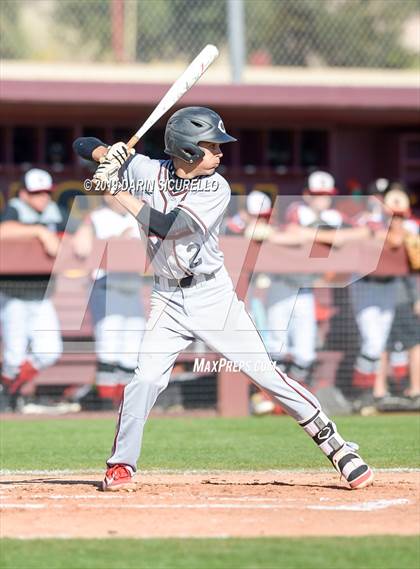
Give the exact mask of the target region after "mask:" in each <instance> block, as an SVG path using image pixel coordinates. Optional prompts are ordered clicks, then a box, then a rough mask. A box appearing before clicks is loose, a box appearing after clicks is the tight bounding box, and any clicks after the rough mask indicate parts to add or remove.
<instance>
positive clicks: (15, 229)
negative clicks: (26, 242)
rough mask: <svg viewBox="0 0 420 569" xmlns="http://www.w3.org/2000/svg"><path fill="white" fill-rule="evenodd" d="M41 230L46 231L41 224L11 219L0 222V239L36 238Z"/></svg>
mask: <svg viewBox="0 0 420 569" xmlns="http://www.w3.org/2000/svg"><path fill="white" fill-rule="evenodd" d="M42 231H46V228H45V227H43V226H42V225H26V224H24V223H20V222H19V221H12V220H10V221H3V222H2V223H0V239H22V238H26V239H30V238H38V237H40V235H41V232H42Z"/></svg>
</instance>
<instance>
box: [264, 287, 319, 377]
mask: <svg viewBox="0 0 420 569" xmlns="http://www.w3.org/2000/svg"><path fill="white" fill-rule="evenodd" d="M267 316H268V318H267V320H268V322H267V327H268V330H269V332H268V337H269V341H268V348H269V350H270V353H272V354H281V355H282V356H283V355H284V356H286V355H290V356H291V357H292V359H293V361H294V362H295V363H296V364H297V365H299V366H301V367H303V368H306V367H309V366H310V365H311V364H312V363H313V362H314V361H315V357H316V352H315V348H316V315H315V300H314V295H313V293H312V292H310V291H308V292H303V291H300V292H299V293H298V294H297V295H292V296H289V297H288V298H284V299H283V300H279V301H278V302H276V303H275V304H273V305H272V306H269V308H268V310H267Z"/></svg>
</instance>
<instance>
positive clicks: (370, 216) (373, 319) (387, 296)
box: [350, 178, 397, 401]
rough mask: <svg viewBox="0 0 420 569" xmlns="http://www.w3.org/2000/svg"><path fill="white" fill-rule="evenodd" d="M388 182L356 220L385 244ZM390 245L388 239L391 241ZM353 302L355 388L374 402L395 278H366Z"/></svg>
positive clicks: (374, 188)
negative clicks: (356, 335) (356, 332)
mask: <svg viewBox="0 0 420 569" xmlns="http://www.w3.org/2000/svg"><path fill="white" fill-rule="evenodd" d="M388 188H389V181H388V180H387V179H385V178H378V179H377V180H375V181H374V182H372V183H371V184H370V185H369V187H368V194H369V197H368V199H367V209H366V211H364V212H362V213H361V214H360V215H358V216H357V218H356V224H357V225H358V226H360V227H365V228H368V229H369V231H370V233H371V236H372V237H373V238H379V239H380V240H381V241H382V242H384V241H385V239H386V238H387V234H388V229H389V227H388V226H389V223H390V216H389V212H388V211H387V210H386V209H385V207H384V205H383V199H384V196H385V194H386V192H387V190H388ZM388 241H389V239H388ZM350 298H351V303H352V307H353V311H354V315H355V319H356V323H357V327H358V329H359V333H360V347H359V354H358V356H357V358H356V361H355V364H354V371H353V387H354V388H356V390H359V392H360V393H361V396H362V399H366V400H367V401H371V399H372V388H373V385H374V382H375V378H376V374H377V372H378V370H379V366H380V358H381V354H382V352H383V351H384V350H385V347H386V343H387V340H388V336H389V332H390V330H391V326H392V321H393V319H394V314H395V306H396V302H397V278H396V277H395V276H392V275H389V276H382V275H380V276H376V275H367V276H365V277H363V278H361V279H358V280H356V281H355V282H354V283H353V284H352V285H351V287H350Z"/></svg>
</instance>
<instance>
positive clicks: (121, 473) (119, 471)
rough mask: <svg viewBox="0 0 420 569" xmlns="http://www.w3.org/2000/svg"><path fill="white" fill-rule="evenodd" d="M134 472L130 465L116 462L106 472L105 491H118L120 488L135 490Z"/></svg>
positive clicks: (103, 487)
mask: <svg viewBox="0 0 420 569" xmlns="http://www.w3.org/2000/svg"><path fill="white" fill-rule="evenodd" d="M133 475H134V472H133V470H132V468H131V467H130V466H127V465H125V464H114V465H113V466H110V467H109V468H108V470H107V471H106V473H105V478H104V480H103V482H102V490H103V492H116V491H118V490H133V489H134V487H135V484H134V482H133Z"/></svg>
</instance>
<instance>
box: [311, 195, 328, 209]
mask: <svg viewBox="0 0 420 569" xmlns="http://www.w3.org/2000/svg"><path fill="white" fill-rule="evenodd" d="M306 201H307V204H308V205H309V207H310V208H311V209H313V210H314V211H317V212H321V211H325V210H326V209H328V208H330V207H331V203H332V199H331V196H325V195H324V196H311V195H308V196H306Z"/></svg>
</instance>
